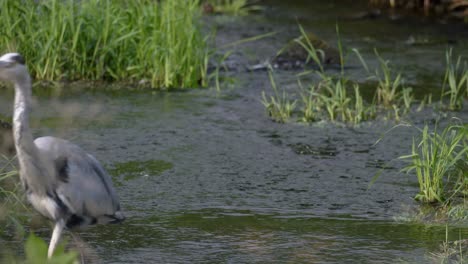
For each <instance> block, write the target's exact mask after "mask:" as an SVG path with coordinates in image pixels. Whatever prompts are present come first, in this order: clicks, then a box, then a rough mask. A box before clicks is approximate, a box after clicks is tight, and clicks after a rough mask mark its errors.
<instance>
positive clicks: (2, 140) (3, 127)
mask: <svg viewBox="0 0 468 264" xmlns="http://www.w3.org/2000/svg"><path fill="white" fill-rule="evenodd" d="M0 154H3V155H6V156H13V155H14V154H15V145H14V142H13V133H12V126H11V124H10V123H8V122H6V121H3V120H1V119H0Z"/></svg>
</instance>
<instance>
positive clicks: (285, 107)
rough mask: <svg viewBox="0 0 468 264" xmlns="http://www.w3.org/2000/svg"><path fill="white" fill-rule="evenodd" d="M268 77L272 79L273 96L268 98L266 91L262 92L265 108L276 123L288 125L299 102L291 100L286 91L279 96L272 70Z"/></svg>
mask: <svg viewBox="0 0 468 264" xmlns="http://www.w3.org/2000/svg"><path fill="white" fill-rule="evenodd" d="M268 76H269V78H270V84H271V88H272V90H273V95H270V96H269V97H268V96H267V95H266V94H265V91H262V104H263V105H264V106H265V108H266V110H267V112H268V115H269V116H270V117H271V118H272V119H273V120H274V121H276V122H279V123H286V122H287V121H288V120H289V119H290V117H291V114H292V112H293V111H294V109H295V108H296V104H297V100H291V99H289V97H288V94H287V93H286V91H284V90H283V91H282V93H281V94H279V92H278V87H277V86H276V82H275V79H274V77H273V73H272V71H271V69H270V70H269V71H268Z"/></svg>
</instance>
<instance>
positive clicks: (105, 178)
mask: <svg viewBox="0 0 468 264" xmlns="http://www.w3.org/2000/svg"><path fill="white" fill-rule="evenodd" d="M0 79H1V80H3V81H7V82H10V83H13V84H14V88H15V102H14V114H13V138H14V143H15V148H16V153H17V157H18V162H19V168H20V179H21V182H22V185H23V187H24V189H25V192H26V197H27V199H28V201H29V202H30V203H31V204H32V206H33V207H34V208H35V209H36V210H37V211H38V212H39V213H40V214H42V215H43V216H45V217H47V218H49V219H51V220H52V221H54V222H55V226H54V229H53V232H52V237H51V240H50V244H49V248H48V252H47V253H48V257H49V258H50V257H51V256H52V254H53V252H54V249H55V247H56V245H57V243H58V241H59V239H60V235H61V233H62V231H63V229H64V228H70V229H71V228H74V227H80V226H86V225H92V224H101V223H117V222H121V221H123V220H124V219H125V217H124V216H123V214H122V213H121V211H120V203H119V199H118V197H117V194H116V192H115V190H114V187H113V186H112V181H111V178H110V177H109V175H108V174H107V173H106V171H105V170H104V168H103V167H102V166H101V164H100V163H99V162H98V161H97V160H96V158H94V157H93V156H92V155H90V154H87V153H86V152H85V151H83V150H82V149H81V148H80V147H78V146H77V145H75V144H72V143H70V142H69V141H67V140H64V139H60V138H56V137H50V136H47V137H40V138H37V139H35V140H34V141H33V136H32V133H31V130H30V128H29V112H30V110H31V100H32V95H31V94H32V89H31V77H30V75H29V73H28V69H27V67H26V65H25V61H24V58H23V57H22V56H21V55H20V54H18V53H7V54H5V55H3V56H2V57H0Z"/></svg>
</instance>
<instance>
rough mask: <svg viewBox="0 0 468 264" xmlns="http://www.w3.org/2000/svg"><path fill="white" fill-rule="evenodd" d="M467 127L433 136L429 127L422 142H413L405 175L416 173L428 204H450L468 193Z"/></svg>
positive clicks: (404, 157) (417, 196)
mask: <svg viewBox="0 0 468 264" xmlns="http://www.w3.org/2000/svg"><path fill="white" fill-rule="evenodd" d="M467 138H468V125H452V126H449V127H447V128H445V129H444V130H443V131H442V132H439V131H437V129H436V130H435V131H434V132H432V133H430V132H429V128H428V126H427V125H426V126H425V127H424V128H423V130H422V131H421V137H420V139H419V141H413V146H412V153H411V154H410V155H406V156H402V157H400V159H406V160H409V162H410V163H409V165H408V166H406V167H405V169H404V171H405V172H408V173H409V172H412V171H414V172H415V173H416V177H417V179H418V183H419V189H420V191H419V193H418V194H417V195H416V197H415V198H416V199H417V200H419V201H422V202H425V203H451V202H453V201H454V200H456V199H458V198H459V197H460V196H464V195H466V194H468V174H467V173H468V170H467V168H468V159H467V155H468V144H467Z"/></svg>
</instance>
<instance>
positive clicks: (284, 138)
mask: <svg viewBox="0 0 468 264" xmlns="http://www.w3.org/2000/svg"><path fill="white" fill-rule="evenodd" d="M335 2H336V1H315V2H313V3H309V1H288V2H287V3H285V2H284V1H271V3H272V4H271V6H267V8H266V10H265V11H264V12H262V13H261V14H256V15H252V16H248V17H225V16H215V17H208V18H206V19H205V22H206V24H209V25H213V26H215V25H216V26H217V27H218V33H217V37H216V44H217V45H218V46H221V45H224V44H228V43H232V42H233V41H236V40H239V39H242V38H246V37H251V36H255V35H259V34H262V33H268V32H272V31H276V32H278V34H277V35H275V36H273V37H271V38H266V39H262V40H260V41H256V42H251V43H247V44H244V45H239V46H236V47H229V48H226V50H229V49H234V50H235V52H234V53H233V55H232V56H231V57H230V59H229V60H228V61H229V62H230V63H231V64H232V65H233V67H232V69H231V71H230V72H229V73H222V74H224V76H229V78H231V79H229V80H231V81H225V82H222V83H221V85H222V87H223V89H222V91H221V92H216V91H215V90H214V89H205V90H189V91H175V92H153V91H148V90H125V89H124V90H122V89H121V90H117V89H112V87H103V88H102V89H100V88H98V89H95V90H89V89H87V90H79V89H78V90H76V89H72V88H71V87H67V86H66V87H64V89H63V91H62V93H61V94H60V95H59V96H57V97H53V98H52V99H51V97H50V96H49V95H41V92H40V91H39V92H37V91H36V94H37V103H36V105H35V110H34V113H33V128H34V131H35V134H36V136H40V135H55V136H60V137H63V138H67V139H70V140H72V141H74V142H75V143H78V144H80V145H81V146H82V147H83V148H84V149H86V150H87V151H89V152H91V153H93V154H95V156H96V157H97V158H98V159H99V160H100V161H101V162H102V163H103V164H104V165H105V167H106V168H107V169H108V170H109V172H110V174H112V177H113V180H114V182H115V185H116V188H117V192H118V194H119V196H120V199H121V203H122V207H123V209H124V211H125V213H126V216H127V218H128V219H127V220H126V221H125V222H124V223H123V224H120V225H111V226H96V227H91V228H89V229H87V230H84V231H81V232H78V234H79V235H80V237H81V239H82V240H83V241H85V242H83V243H85V247H86V248H87V250H89V251H92V252H94V253H89V254H91V255H93V257H90V258H91V259H92V261H94V262H96V263H428V262H429V261H430V252H437V251H438V250H439V247H440V245H441V243H442V242H443V241H445V240H446V227H445V225H444V224H443V223H442V224H440V223H439V224H427V223H423V222H408V221H404V220H405V219H408V218H410V216H411V212H412V209H411V208H414V207H416V206H417V203H416V202H415V201H414V200H413V197H414V195H415V194H416V193H417V191H418V186H417V182H416V179H415V178H414V177H412V176H411V177H410V176H408V175H405V174H402V173H400V169H401V168H402V166H403V165H404V164H403V163H402V162H401V161H397V160H395V159H396V158H397V157H398V156H401V155H405V154H408V153H409V152H410V149H411V143H412V138H413V136H414V135H417V130H416V129H414V128H413V127H399V128H397V129H394V130H392V132H391V133H389V134H387V135H386V136H385V137H384V138H383V139H382V141H381V142H380V143H379V144H377V145H375V143H376V141H377V140H378V139H379V138H381V137H382V135H383V133H385V132H386V131H388V130H389V129H390V128H392V127H393V126H394V125H395V124H396V123H395V122H393V121H385V120H380V119H379V120H376V121H372V122H365V123H362V124H360V125H359V126H347V125H342V124H332V123H327V122H319V123H314V124H309V125H307V124H302V123H296V122H292V123H288V124H278V123H274V122H272V121H271V120H270V119H269V118H268V116H267V115H266V113H265V109H264V107H263V105H262V104H261V102H260V100H261V92H262V91H269V90H270V84H269V80H268V75H267V73H266V72H263V71H258V72H248V71H246V70H245V67H246V66H247V65H251V64H255V63H259V62H262V61H264V60H265V59H267V58H268V57H269V56H272V55H273V54H275V52H276V51H277V50H278V49H279V48H281V46H282V45H283V44H284V43H285V41H287V40H288V38H291V37H294V36H297V35H298V28H297V22H298V21H299V22H300V23H301V24H302V25H304V27H307V29H308V30H310V31H312V32H314V33H315V34H316V35H318V36H320V37H321V38H323V39H325V40H327V41H329V42H330V43H333V42H334V41H336V39H337V37H336V32H335V25H336V23H337V21H338V23H339V26H340V32H341V33H340V35H341V39H342V41H343V44H344V45H345V46H346V47H349V48H358V49H360V50H361V52H362V54H363V56H365V57H366V58H368V60H369V63H370V64H371V65H372V64H373V63H374V64H375V63H376V59H375V57H372V56H373V55H372V54H373V47H377V48H378V49H379V51H380V53H381V55H382V56H383V57H385V58H388V59H391V60H392V62H394V63H395V64H396V65H397V67H398V68H399V69H401V70H402V71H404V73H405V76H406V77H407V80H408V82H410V83H412V84H413V85H414V86H415V87H416V88H415V89H416V90H417V89H420V91H421V92H422V91H423V89H436V88H435V87H438V85H437V84H440V83H441V78H442V75H443V69H444V59H445V58H444V53H445V47H446V45H447V44H449V43H451V44H452V45H453V47H454V49H455V50H456V51H458V52H466V46H467V45H466V44H467V43H468V42H467V40H468V36H467V35H468V34H467V32H466V31H464V30H463V29H466V28H464V27H463V25H458V24H455V25H452V24H447V23H445V22H444V21H438V20H437V19H425V18H421V17H418V16H414V15H410V14H407V15H403V16H402V17H397V19H396V20H395V18H394V17H393V16H394V15H393V14H387V13H385V12H384V13H382V14H381V16H379V17H378V18H376V19H365V18H359V19H356V18H355V16H356V15H355V14H358V13H359V12H361V11H365V10H367V6H366V5H365V4H356V5H353V4H352V2H354V1H344V2H349V4H350V5H351V6H350V7H349V6H348V7H342V6H341V7H340V5H337V4H335ZM454 30H459V31H457V34H453V32H454ZM411 36H413V37H415V38H422V39H426V40H427V42H425V43H424V45H417V46H414V45H409V44H408V43H407V40H408V39H410V38H411ZM355 63H356V65H357V62H355ZM351 65H352V62H351ZM330 70H332V71H333V69H330ZM297 73H298V72H291V71H282V70H278V71H277V72H276V78H277V81H278V83H279V85H280V86H282V87H285V88H286V89H291V90H294V89H295V88H294V87H295V84H296V81H295V80H296V77H295V74H297ZM349 74H350V75H351V76H353V77H354V78H355V79H361V80H363V79H365V76H366V74H365V72H364V71H363V70H362V68H360V67H350V70H349ZM1 94H2V95H1V96H0V111H1V112H0V113H2V114H5V115H7V114H9V113H10V112H11V102H12V101H11V100H12V93H11V91H6V90H2V91H1ZM10 114H11V113H10ZM448 116H449V117H450V116H457V117H458V118H460V119H461V120H462V121H464V122H466V119H467V118H468V110H467V109H466V107H465V110H463V111H462V112H460V113H449V114H448ZM437 117H438V115H437V114H436V113H435V112H434V111H433V110H432V109H426V110H423V111H422V112H419V113H415V114H412V115H411V116H410V117H408V119H409V120H410V121H411V122H412V123H414V124H415V125H416V126H423V125H424V123H425V122H433V121H434V120H435V119H436V118H437ZM449 117H447V118H446V119H445V120H448V119H449ZM444 122H447V121H444ZM383 168H385V169H383ZM382 169H383V172H382V175H381V176H380V177H379V179H378V180H377V181H376V182H375V183H374V184H373V185H372V186H371V187H369V184H370V182H371V180H372V178H373V177H374V175H375V174H376V173H377V172H379V171H380V170H382ZM402 219H403V220H402ZM36 232H37V233H38V234H39V235H40V236H41V237H44V238H45V239H48V237H49V234H50V232H51V229H50V228H49V227H48V225H47V224H42V226H41V227H39V228H36ZM460 238H462V239H466V238H468V228H467V224H466V223H461V224H459V225H457V226H455V227H451V228H449V229H448V239H449V240H455V239H460ZM2 243H7V242H6V241H2V240H0V245H1V244H2ZM13 243H18V244H20V242H18V241H16V242H13Z"/></svg>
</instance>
